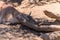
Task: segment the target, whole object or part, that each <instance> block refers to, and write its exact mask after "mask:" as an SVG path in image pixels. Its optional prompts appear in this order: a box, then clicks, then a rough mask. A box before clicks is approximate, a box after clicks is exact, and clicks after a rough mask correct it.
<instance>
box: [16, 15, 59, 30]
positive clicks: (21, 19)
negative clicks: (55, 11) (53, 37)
mask: <svg viewBox="0 0 60 40" xmlns="http://www.w3.org/2000/svg"><path fill="white" fill-rule="evenodd" d="M17 19H18V20H19V22H20V23H21V24H23V25H25V26H27V27H29V28H32V29H34V30H37V31H60V25H40V26H37V25H36V24H33V23H31V22H29V21H27V20H26V19H25V18H24V17H22V16H20V17H19V16H17Z"/></svg>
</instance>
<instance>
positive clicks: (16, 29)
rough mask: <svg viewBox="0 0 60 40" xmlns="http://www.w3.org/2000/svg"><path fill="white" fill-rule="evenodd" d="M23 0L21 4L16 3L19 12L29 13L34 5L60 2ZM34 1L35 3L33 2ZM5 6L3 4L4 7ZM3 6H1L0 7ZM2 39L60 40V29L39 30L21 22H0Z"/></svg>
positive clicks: (0, 38)
mask: <svg viewBox="0 0 60 40" xmlns="http://www.w3.org/2000/svg"><path fill="white" fill-rule="evenodd" d="M31 2H32V4H30V1H28V0H23V1H22V3H21V4H20V5H17V4H16V5H15V6H16V7H14V8H16V9H17V10H18V11H19V12H22V13H27V14H29V12H30V9H31V8H33V7H34V6H43V5H47V4H48V5H49V4H51V3H55V2H58V3H59V2H60V0H49V1H47V0H42V1H41V2H39V0H38V1H37V2H38V3H39V4H38V3H35V2H34V1H31ZM33 2H34V3H33ZM4 7H5V6H3V8H4ZM0 8H1V7H0ZM0 40H60V31H54V32H42V31H41V32H39V31H36V30H33V29H31V28H29V27H27V26H23V25H21V24H17V25H4V24H0Z"/></svg>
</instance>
